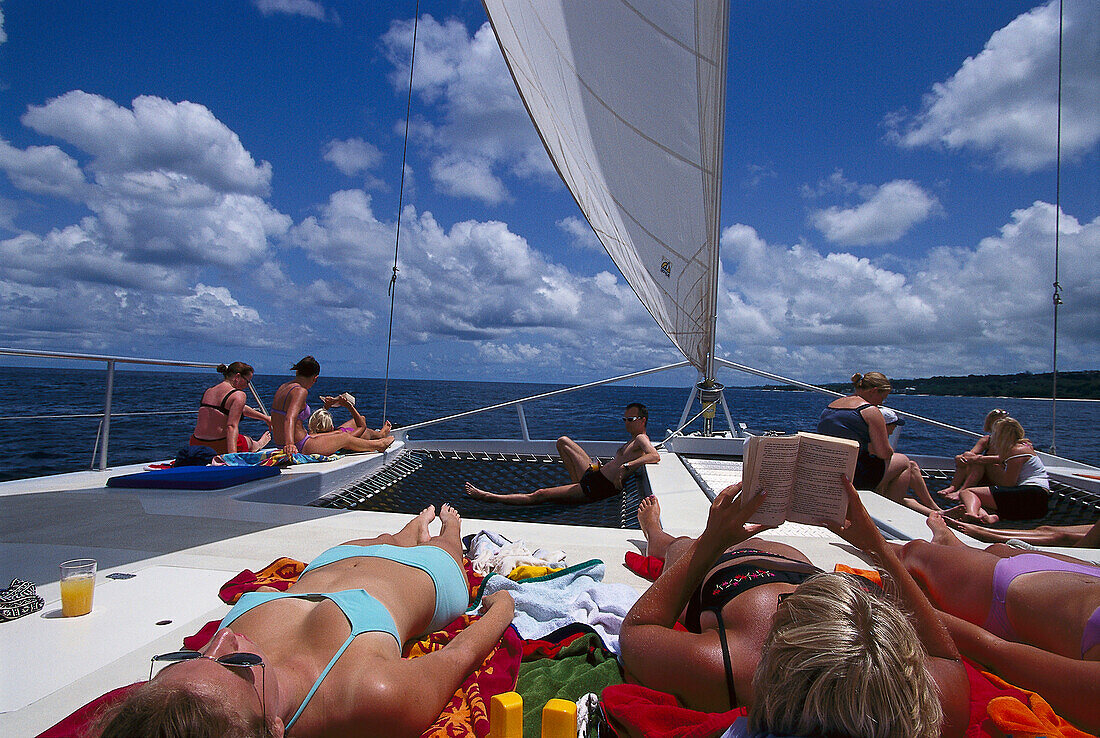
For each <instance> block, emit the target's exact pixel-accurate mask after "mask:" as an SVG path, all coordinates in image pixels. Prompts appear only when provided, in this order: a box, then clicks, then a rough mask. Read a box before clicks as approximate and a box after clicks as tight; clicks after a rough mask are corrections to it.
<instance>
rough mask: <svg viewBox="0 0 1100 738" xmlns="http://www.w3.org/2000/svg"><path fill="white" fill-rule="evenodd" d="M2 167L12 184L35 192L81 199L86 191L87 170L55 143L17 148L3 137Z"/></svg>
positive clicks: (1, 144)
mask: <svg viewBox="0 0 1100 738" xmlns="http://www.w3.org/2000/svg"><path fill="white" fill-rule="evenodd" d="M0 169H3V170H4V171H5V172H6V173H7V175H8V179H10V180H11V183H12V184H13V185H15V186H16V187H18V188H19V189H21V190H25V191H27V192H32V193H34V194H36V195H56V196H58V197H65V198H68V199H70V200H78V199H80V198H81V197H82V196H83V195H84V194H85V184H86V183H85V181H84V172H83V171H81V169H80V165H79V164H77V162H76V160H75V159H73V158H72V157H71V156H69V155H68V154H66V153H65V152H64V151H62V150H61V149H59V148H58V147H56V146H28V147H27V148H26V149H17V148H15V147H14V146H12V145H11V144H9V143H8V142H7V141H5V140H3V139H0Z"/></svg>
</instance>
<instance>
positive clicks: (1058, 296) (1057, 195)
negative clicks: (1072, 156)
mask: <svg viewBox="0 0 1100 738" xmlns="http://www.w3.org/2000/svg"><path fill="white" fill-rule="evenodd" d="M1062 5H1063V3H1062V0H1059V2H1058V106H1057V110H1058V124H1057V126H1056V130H1057V133H1056V141H1057V143H1056V144H1055V148H1056V154H1055V159H1054V160H1055V165H1054V294H1053V295H1052V298H1051V299H1052V301H1053V303H1054V341H1053V358H1052V368H1051V388H1050V452H1051V453H1052V454H1056V453H1058V444H1057V439H1058V306H1059V305H1061V304H1062V285H1061V283H1060V282H1059V281H1058V246H1059V244H1058V236H1059V232H1060V231H1061V217H1062Z"/></svg>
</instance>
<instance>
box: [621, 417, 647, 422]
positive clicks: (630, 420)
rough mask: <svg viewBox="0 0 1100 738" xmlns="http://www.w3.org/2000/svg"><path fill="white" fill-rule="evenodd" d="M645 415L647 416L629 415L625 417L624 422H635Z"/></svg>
mask: <svg viewBox="0 0 1100 738" xmlns="http://www.w3.org/2000/svg"><path fill="white" fill-rule="evenodd" d="M643 417H645V416H644V415H627V416H626V417H625V418H623V422H624V423H633V422H634V421H635V420H641V419H642V418H643Z"/></svg>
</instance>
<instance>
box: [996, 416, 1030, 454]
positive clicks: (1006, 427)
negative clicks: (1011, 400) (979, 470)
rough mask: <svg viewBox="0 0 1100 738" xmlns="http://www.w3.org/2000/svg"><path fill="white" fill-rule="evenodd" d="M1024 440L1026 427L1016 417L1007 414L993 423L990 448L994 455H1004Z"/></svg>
mask: <svg viewBox="0 0 1100 738" xmlns="http://www.w3.org/2000/svg"><path fill="white" fill-rule="evenodd" d="M1022 440H1024V427H1023V426H1022V425H1020V422H1019V421H1018V420H1016V418H1013V417H1011V416H1008V415H1006V416H1005V417H1003V418H1001V419H1000V420H998V421H997V422H996V423H994V424H993V430H992V431H990V433H989V450H990V451H992V452H993V454H994V455H996V456H1001V457H1003V456H1005V455H1006V454H1007V453H1008V452H1009V451H1011V450H1012V447H1013V446H1015V445H1016V444H1017V443H1019V442H1020V441H1022ZM1001 460H1002V461H1003V460H1004V459H1003V458H1002V459H1001Z"/></svg>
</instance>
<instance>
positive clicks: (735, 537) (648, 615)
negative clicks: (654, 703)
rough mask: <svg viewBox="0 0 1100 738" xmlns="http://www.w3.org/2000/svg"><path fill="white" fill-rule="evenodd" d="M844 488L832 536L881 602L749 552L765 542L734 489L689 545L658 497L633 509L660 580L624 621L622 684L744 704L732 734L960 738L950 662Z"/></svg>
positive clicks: (909, 583) (781, 555) (775, 557)
mask: <svg viewBox="0 0 1100 738" xmlns="http://www.w3.org/2000/svg"><path fill="white" fill-rule="evenodd" d="M845 481H846V487H847V491H848V520H847V521H846V523H845V525H844V526H831V527H830V528H831V530H833V532H834V533H836V534H837V535H839V536H841V537H842V538H844V539H845V540H846V541H848V542H849V543H851V544H852V545H854V546H856V547H857V548H859V549H860V550H861V551H863V552H864V553H866V554H867V555H869V556H870V557H871V558H872V559H873V560H874V562H875V564H876V565H877V566H879V567H880V568H881V569H882V570H883V572H884V573H885V575H886V576H887V577H888V578H889V581H890V584H891V587H889V589H890V590H891V591H892V594H893V596H892V597H886V596H883V595H882V594H881V592H878V591H874V587H873V586H871V585H869V584H865V583H863V581H862V580H858V579H857V578H855V577H852V576H848V575H843V574H831V573H823V572H821V570H820V569H817V568H816V567H815V566H813V564H811V563H810V561H809V560H808V559H807V558H806V557H805V556H804V555H803V554H802V553H801V552H800V551H798V550H797V549H795V548H792V547H790V546H786V545H784V544H781V543H777V542H774V541H767V540H764V539H760V538H752V539H751V540H749V539H750V537H751V536H752V535H754V534H755V533H758V532H761V531H762V530H763V528H762V527H761V526H757V525H748V524H746V521H747V520H748V519H749V518H750V517H751V516H752V513H753V512H754V511H755V509H756V508H757V507H758V506H759V504H760V503H759V499H760V498H759V497H756V498H754V499H753V500H751V501H750V502H748V503H747V504H744V505H742V502H741V498H740V495H739V494H738V493H739V492H740V491H741V485H740V484H736V485H733V486H732V487H728V488H726V489H725V490H723V491H722V493H721V494H719V495H718V496H717V497H716V498H715V500H714V503H713V504H712V505H711V510H710V516H709V518H708V519H707V526H706V529H705V530H704V531H703V533H702V534H701V535H700V536H699V537H698V538H694V539H693V538H686V537H681V538H674V537H673V536H671V535H670V534H668V533H666V532H665V531H664V530H663V529H662V527H661V523H660V506H659V505H658V504H657V502H656V499H655V498H647V500H645V501H643V503H644V504H643V505H642V506H640V507H639V511H638V521H639V522H640V523H641V525H642V532H643V533H644V534H645V536H646V541H647V544H648V546H647V552H648V554H649V555H651V556H657V557H658V558H664V560H665V568H664V571H663V572H662V573H661V576H660V577H659V578H658V579H657V581H656V582H654V583H653V585H652V586H651V587H650V588H649V589H648V590H647V591H646V592H645V593H644V594H643V595H642V596H641V598H639V600H638V601H637V603H635V605H634V606H633V607H632V608H631V610H630V612H629V613H628V614H627V616H626V619H625V620H624V621H623V626H622V631H621V632H620V635H619V638H620V643H621V645H622V658H623V664H624V665H625V667H626V669H627V671H628V672H629V673H630V674H631V676H632V677H633V678H634V679H635V680H637V681H638V682H639V683H641V684H643V685H645V686H647V687H650V688H653V689H658V690H661V691H664V692H668V693H671V694H673V695H675V696H676V697H677V698H678V699H679V700H680V701H681V702H682V703H683V704H684V705H685V706H687V707H690V708H692V709H696V710H703V711H706V712H724V711H726V710H730V709H732V708H735V707H741V706H748V707H749V714H748V719H747V721H745V720H742V721H741V722H740V723H735V725H734V728H735V730H742V732H741V733H736V735H756V734H758V733H762V734H767V733H774V734H776V735H791V736H795V735H851V736H855V735H858V736H863V737H864V738H893V737H895V736H897V737H900V736H906V737H909V736H921V737H923V738H934V737H937V736H941V735H943V736H961V735H962V734H963V731H964V730H965V729H966V726H967V723H968V718H969V696H970V688H969V683H968V681H967V677H966V670H965V667H964V666H963V665H962V663H961V661H959V655H958V651H957V650H956V649H955V647H954V645H953V644H952V642H951V638H950V636H949V635H948V633H947V631H946V629H945V628H944V627H943V625H942V624H941V623H940V621H939V619H938V618H937V616H936V613H935V611H934V610H933V608H932V606H931V604H929V602H928V599H927V598H926V597H925V596H924V595H923V593H922V592H921V591H920V588H919V587H918V586H917V584H916V583H915V582H914V581H913V578H912V577H911V576H910V575H909V573H908V572H907V571H906V570H905V568H904V567H903V566H902V565H901V562H900V561H899V560H898V558H897V556H896V554H895V553H894V550H893V549H892V548H891V547H890V546H889V545H888V544H887V543H886V542H885V540H883V537H882V534H881V533H880V532H879V530H878V528H877V527H875V524H874V521H872V520H871V518H870V516H869V515H868V514H867V511H866V510H865V509H864V507H863V504H862V502H861V501H860V499H859V494H858V493H857V492H856V491H855V488H854V487H853V486H852V485H851V483H848V482H847V480H845ZM895 603H896V604H895ZM903 610H904V611H906V612H908V613H909V614H908V615H906V614H903ZM677 621H679V622H681V623H682V624H683V625H684V626H685V627H686V628H687V630H686V631H684V630H680V629H677V628H675V627H674V626H675V625H676V623H677ZM744 731H748V732H747V733H746V732H744Z"/></svg>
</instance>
